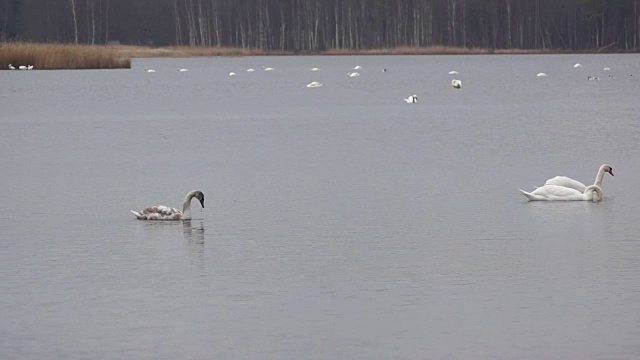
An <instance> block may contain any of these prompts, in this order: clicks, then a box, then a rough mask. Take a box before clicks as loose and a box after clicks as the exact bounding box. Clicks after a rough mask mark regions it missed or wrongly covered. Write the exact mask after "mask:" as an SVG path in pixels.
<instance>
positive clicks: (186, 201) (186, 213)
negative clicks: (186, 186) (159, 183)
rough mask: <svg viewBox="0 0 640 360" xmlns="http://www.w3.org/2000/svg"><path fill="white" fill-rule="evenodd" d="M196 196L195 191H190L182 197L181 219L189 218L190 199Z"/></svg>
mask: <svg viewBox="0 0 640 360" xmlns="http://www.w3.org/2000/svg"><path fill="white" fill-rule="evenodd" d="M195 196H196V191H195V190H194V191H191V192H189V193H188V194H187V196H185V197H184V203H183V204H182V220H191V199H193V198H194V197H195Z"/></svg>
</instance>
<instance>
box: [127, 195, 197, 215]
mask: <svg viewBox="0 0 640 360" xmlns="http://www.w3.org/2000/svg"><path fill="white" fill-rule="evenodd" d="M193 198H196V199H198V200H200V205H202V208H204V194H203V193H202V191H199V190H193V191H190V192H189V193H188V194H187V196H185V198H184V203H183V204H182V211H180V210H178V209H175V208H171V207H167V206H163V205H158V206H152V207H148V208H146V209H143V210H141V211H140V212H137V211H133V210H130V211H131V212H132V213H133V215H135V216H136V218H137V219H138V220H191V199H193Z"/></svg>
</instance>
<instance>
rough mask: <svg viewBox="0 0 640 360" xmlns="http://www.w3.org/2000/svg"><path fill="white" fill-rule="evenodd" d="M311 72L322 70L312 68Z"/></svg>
mask: <svg viewBox="0 0 640 360" xmlns="http://www.w3.org/2000/svg"><path fill="white" fill-rule="evenodd" d="M310 70H311V71H320V68H311V69H310Z"/></svg>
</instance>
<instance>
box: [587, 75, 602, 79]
mask: <svg viewBox="0 0 640 360" xmlns="http://www.w3.org/2000/svg"><path fill="white" fill-rule="evenodd" d="M587 80H600V79H599V78H598V77H597V76H591V75H589V76H587Z"/></svg>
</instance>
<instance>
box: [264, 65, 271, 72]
mask: <svg viewBox="0 0 640 360" xmlns="http://www.w3.org/2000/svg"><path fill="white" fill-rule="evenodd" d="M262 70H264V71H273V68H272V67H264V66H263V67H262Z"/></svg>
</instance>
